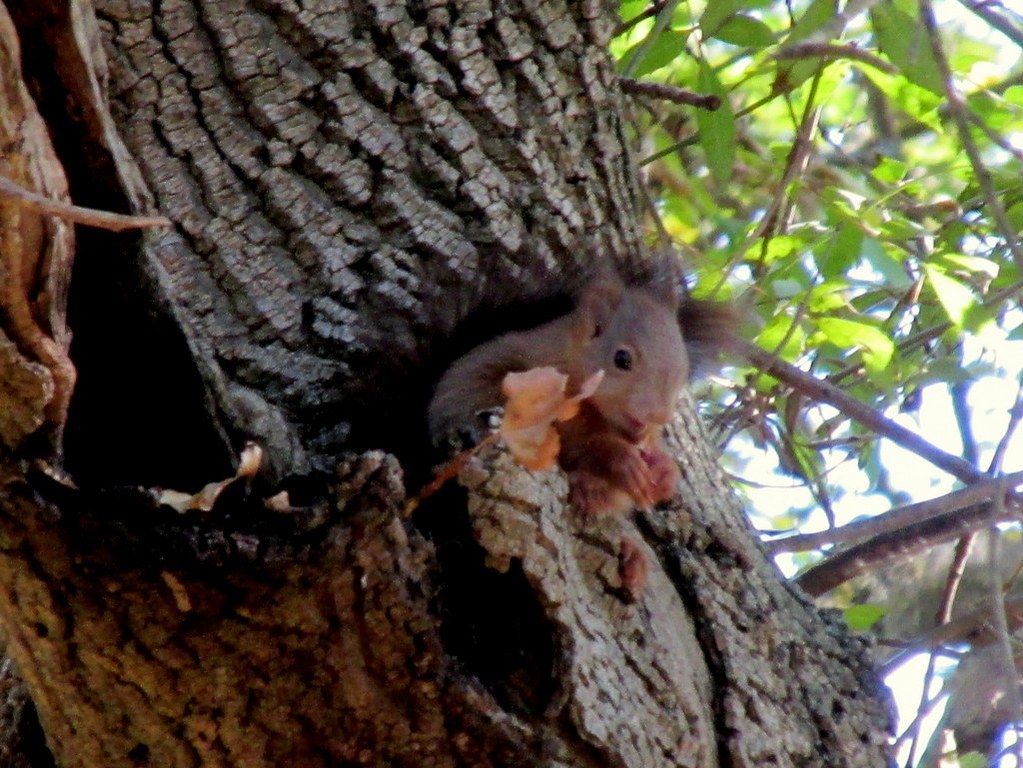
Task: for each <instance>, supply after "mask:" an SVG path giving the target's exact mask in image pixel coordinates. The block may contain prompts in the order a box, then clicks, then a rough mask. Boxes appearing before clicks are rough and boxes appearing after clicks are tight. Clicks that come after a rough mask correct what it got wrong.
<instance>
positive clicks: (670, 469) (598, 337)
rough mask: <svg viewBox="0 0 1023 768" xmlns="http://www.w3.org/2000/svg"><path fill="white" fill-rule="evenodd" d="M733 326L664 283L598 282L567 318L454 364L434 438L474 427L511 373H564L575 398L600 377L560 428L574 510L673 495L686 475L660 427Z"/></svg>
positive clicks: (623, 506)
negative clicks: (539, 370) (542, 370)
mask: <svg viewBox="0 0 1023 768" xmlns="http://www.w3.org/2000/svg"><path fill="white" fill-rule="evenodd" d="M733 324H734V313H733V312H732V311H731V310H730V308H729V306H728V305H727V304H723V303H718V302H709V301H694V300H692V299H689V298H686V299H680V298H679V296H678V294H677V293H676V291H675V289H674V287H673V286H671V285H669V284H667V282H666V281H665V283H664V284H658V283H654V284H651V285H647V286H635V287H634V286H626V285H625V284H624V283H623V282H622V281H621V280H620V279H619V278H618V277H617V276H608V275H599V276H597V277H595V278H593V279H591V281H590V283H589V284H588V285H587V286H586V287H585V288H584V290H583V291H582V293H581V295H580V297H579V299H578V301H577V302H576V305H575V308H574V309H573V310H572V311H571V312H569V313H568V314H566V315H564V316H562V317H559V318H557V319H555V320H552V321H550V322H548V323H546V324H544V325H540V326H538V327H536V328H533V329H531V330H526V331H516V332H512V333H506V334H504V335H502V336H498V337H496V338H494V339H492V340H490V341H488V342H485V343H483V344H481V345H480V346H478V347H476V348H475V349H472V350H471V351H470V352H468V353H467V354H466V355H464V356H463V357H461V358H459V359H458V360H456V361H455V362H454V363H453V364H452V365H451V367H450V368H448V370H447V371H446V372H445V373H444V375H443V376H442V377H441V379H440V381H439V382H438V384H437V386H436V389H435V391H434V395H433V398H432V400H431V402H430V406H429V412H428V422H429V429H430V433H431V436H432V437H433V439H434V441H435V442H440V441H442V440H443V438H444V437H445V436H447V435H450V434H452V433H455V432H456V431H457V430H459V429H461V428H465V427H469V428H472V427H474V426H476V425H475V419H476V418H477V416H478V414H479V413H480V412H483V411H487V410H489V409H493V408H496V407H497V406H499V405H501V404H502V402H503V396H502V393H501V382H502V380H503V379H504V377H505V375H506V374H508V373H511V372H517V371H525V370H529V369H532V368H536V367H540V366H552V367H554V368H557V369H558V370H560V371H561V372H562V373H563V374H566V375H567V376H568V391H569V392H572V391H577V390H578V389H579V386H580V385H581V384H582V382H584V381H585V380H586V379H588V378H589V377H590V376H592V375H593V374H595V373H596V372H597V371H599V370H601V369H603V371H604V377H603V379H602V380H601V382H600V385H599V386H598V388H597V390H596V392H595V393H594V394H593V395H592V396H591V397H589V398H587V399H586V400H584V401H583V402H582V407H581V409H580V412H579V413H578V414H577V415H576V416H575V417H573V418H572V419H569V420H568V421H565V422H560V423H558V424H557V429H558V432H559V436H560V439H561V451H560V454H559V456H558V463H559V465H560V466H561V468H562V469H563V470H564V471H565V472H566V473H567V475H568V480H569V489H570V490H569V501H570V503H571V504H572V505H573V506H574V507H575V508H576V509H578V510H579V511H580V512H582V513H583V514H584V515H595V514H602V513H608V512H623V511H626V510H628V509H631V508H632V507H633V506H634V505H638V506H641V507H648V506H651V505H653V504H654V503H656V502H658V501H663V500H664V499H667V498H670V497H671V496H673V495H674V493H675V489H676V486H677V483H678V480H679V477H680V475H679V471H678V467H677V465H676V464H675V461H674V460H673V459H672V458H671V456H670V455H669V454H668V453H667V452H666V451H665V449H664V445H663V442H662V438H661V432H662V430H663V427H664V426H665V425H666V424H667V423H668V422H669V421H670V420H671V418H672V416H673V414H674V411H675V405H676V400H677V399H678V396H679V394H680V393H681V390H682V388H683V387H684V386H685V385H686V383H687V382H688V381H689V378H690V371H691V368H692V367H696V368H703V367H705V365H706V363H707V359H708V358H711V359H712V358H713V356H714V354H713V353H714V352H715V351H716V349H717V348H720V347H721V346H724V343H723V339H724V335H725V334H727V333H728V332H729V331H730V330H732V329H731V327H730V326H732V325H733ZM683 334H685V336H686V337H690V336H691V337H692V338H691V339H690V338H686V339H684V338H683ZM687 347H689V349H688V353H687ZM690 357H692V358H693V359H692V361H691V360H690Z"/></svg>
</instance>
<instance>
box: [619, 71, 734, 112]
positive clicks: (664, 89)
mask: <svg viewBox="0 0 1023 768" xmlns="http://www.w3.org/2000/svg"><path fill="white" fill-rule="evenodd" d="M619 82H620V83H621V86H622V90H623V91H624V92H625V93H629V94H632V95H634V96H649V97H650V98H654V99H662V100H663V101H670V102H672V103H674V104H686V105H688V106H691V107H699V108H700V109H707V110H710V111H711V112H713V111H714V110H715V109H720V108H721V97H720V96H718V95H717V94H714V93H711V94H703V93H695V92H694V91H690V90H688V89H686V88H679V87H677V86H674V85H665V84H664V83H648V82H646V81H644V80H634V79H633V78H631V77H623V78H620V80H619Z"/></svg>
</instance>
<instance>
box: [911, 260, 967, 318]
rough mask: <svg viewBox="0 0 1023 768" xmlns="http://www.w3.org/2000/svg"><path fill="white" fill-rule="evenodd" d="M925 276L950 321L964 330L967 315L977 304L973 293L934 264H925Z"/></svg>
mask: <svg viewBox="0 0 1023 768" xmlns="http://www.w3.org/2000/svg"><path fill="white" fill-rule="evenodd" d="M923 268H924V274H925V275H927V282H928V284H929V285H930V286H931V289H932V290H933V291H934V293H935V295H936V296H937V297H938V301H939V302H940V304H941V306H942V308H943V309H944V310H945V314H946V315H948V319H949V320H951V321H952V323H953V324H954V325H955V326H956V327H958V328H962V326H963V323H964V321H965V320H966V314H967V312H969V311H970V310H971V309H972V308H973V307H974V306H975V305H976V303H977V300H976V298H975V297H974V295H973V291H971V290H970V289H969V288H967V287H966V286H965V285H963V284H962V283H961V282H959V281H958V280H956V279H955V278H953V277H949V276H948V274H947V273H946V272H944V271H943V270H942V269H940V268H939V267H936V266H934V265H932V264H924V265H923Z"/></svg>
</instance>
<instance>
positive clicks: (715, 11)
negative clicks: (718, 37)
mask: <svg viewBox="0 0 1023 768" xmlns="http://www.w3.org/2000/svg"><path fill="white" fill-rule="evenodd" d="M745 5H746V3H745V2H743V0H715V2H713V3H707V9H706V10H705V11H704V12H703V15H702V16H701V17H700V30H701V31H702V32H703V34H704V36H705V37H713V36H714V33H715V32H717V31H718V29H719V28H720V27H721V25H722V24H724V23H725V22H726V21H727V20H728V17H729V16H731V15H732V14H733V13H735V12H736V11H739V10H741V9H742V8H744V7H745Z"/></svg>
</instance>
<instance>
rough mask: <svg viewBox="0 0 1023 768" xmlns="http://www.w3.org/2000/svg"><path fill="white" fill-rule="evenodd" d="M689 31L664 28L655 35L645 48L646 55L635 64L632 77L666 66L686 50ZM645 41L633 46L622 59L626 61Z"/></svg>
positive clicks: (647, 73) (641, 75)
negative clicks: (647, 48)
mask: <svg viewBox="0 0 1023 768" xmlns="http://www.w3.org/2000/svg"><path fill="white" fill-rule="evenodd" d="M688 38H689V32H688V31H686V32H677V31H675V30H673V29H666V30H664V31H663V32H661V34H659V35H658V36H657V39H656V40H655V41H654V42H653V44H652V45H651V46H650V48H649V50H647V52H646V55H645V56H644V57H643V59H642V60H641V61H640V62H639V63H638V64H637V65H636V67H635V69H634V70H633V72H632V76H633V77H643V76H644V75H649V74H650V73H651V72H653V71H655V70H658V69H660V68H661V67H663V66H666V65H668V64H670V63H671V62H673V61H674V60H675V59H677V58H678V57H679V56H681V55H682V54H683V53H684V52H685V50H686V40H687V39H688ZM644 43H645V41H641V42H640V43H638V44H637V45H635V46H633V47H632V48H631V49H630V50H629V51H628V53H626V54H625V56H623V57H622V61H628V60H629V59H630V58H631V57H632V56H633V55H635V52H636V51H637V50H638V49H639V47H640V46H642V45H643V44H644Z"/></svg>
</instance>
